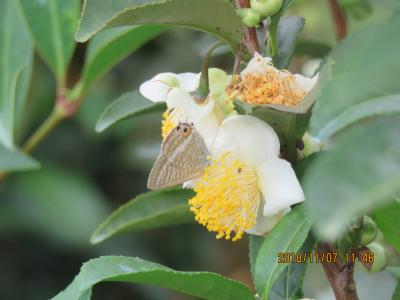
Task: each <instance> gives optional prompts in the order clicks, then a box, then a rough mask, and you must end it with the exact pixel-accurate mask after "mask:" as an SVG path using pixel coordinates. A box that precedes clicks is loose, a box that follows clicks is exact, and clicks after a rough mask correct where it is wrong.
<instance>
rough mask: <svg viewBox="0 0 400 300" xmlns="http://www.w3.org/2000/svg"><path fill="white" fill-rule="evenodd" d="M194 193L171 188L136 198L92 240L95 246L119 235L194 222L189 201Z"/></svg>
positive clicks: (97, 232)
mask: <svg viewBox="0 0 400 300" xmlns="http://www.w3.org/2000/svg"><path fill="white" fill-rule="evenodd" d="M193 195H194V194H193V191H192V190H182V189H169V190H160V191H151V192H147V193H144V194H141V195H139V196H137V197H136V198H134V199H132V200H131V201H129V202H128V203H126V204H124V205H122V206H121V207H120V208H118V209H117V210H116V211H114V212H113V213H112V214H111V215H110V216H109V217H108V218H107V219H106V220H105V221H104V222H103V223H102V224H101V225H100V226H98V227H97V229H96V230H95V232H94V233H93V235H92V237H91V240H90V241H91V242H92V243H94V244H97V243H100V242H102V241H104V240H106V239H108V238H110V237H113V236H115V235H117V234H121V233H125V232H132V231H140V230H147V229H152V228H159V227H164V226H170V225H177V224H182V223H191V222H193V221H194V217H193V215H192V214H191V213H190V210H189V205H188V200H189V198H191V197H193Z"/></svg>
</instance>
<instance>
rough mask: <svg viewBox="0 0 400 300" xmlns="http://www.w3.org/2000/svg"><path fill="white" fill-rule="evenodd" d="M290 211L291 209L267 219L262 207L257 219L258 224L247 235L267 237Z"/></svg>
mask: <svg viewBox="0 0 400 300" xmlns="http://www.w3.org/2000/svg"><path fill="white" fill-rule="evenodd" d="M289 211H290V208H288V209H285V210H283V211H281V212H279V213H278V214H276V215H275V216H270V217H265V216H264V215H263V209H262V207H261V208H260V210H259V214H258V217H257V223H256V225H254V226H253V227H252V228H250V229H248V230H246V232H247V233H250V234H255V235H265V234H266V233H268V232H270V231H271V230H272V228H274V227H275V225H276V224H277V223H278V222H279V220H280V219H282V217H283V216H284V215H285V214H287V213H288V212H289Z"/></svg>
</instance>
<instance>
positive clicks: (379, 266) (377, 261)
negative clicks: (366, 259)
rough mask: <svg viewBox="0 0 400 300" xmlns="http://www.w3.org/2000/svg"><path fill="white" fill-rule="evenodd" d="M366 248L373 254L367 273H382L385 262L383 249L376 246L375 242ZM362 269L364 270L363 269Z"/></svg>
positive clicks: (380, 246)
mask: <svg viewBox="0 0 400 300" xmlns="http://www.w3.org/2000/svg"><path fill="white" fill-rule="evenodd" d="M367 247H368V249H369V250H370V251H371V252H372V253H373V254H374V259H373V263H372V266H371V269H370V270H367V271H368V272H371V273H376V272H380V271H382V270H383V269H384V268H385V266H386V262H387V260H386V252H385V248H384V247H383V246H382V245H381V244H378V243H376V242H374V243H371V244H369V245H368V246H367ZM363 267H364V265H363ZM364 269H366V268H365V267H364Z"/></svg>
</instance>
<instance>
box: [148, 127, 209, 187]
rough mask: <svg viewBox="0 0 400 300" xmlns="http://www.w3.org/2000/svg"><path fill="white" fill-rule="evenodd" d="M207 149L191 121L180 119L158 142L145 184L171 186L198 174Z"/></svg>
mask: <svg viewBox="0 0 400 300" xmlns="http://www.w3.org/2000/svg"><path fill="white" fill-rule="evenodd" d="M207 155H208V150H207V146H206V143H205V142H204V139H203V138H202V137H201V135H200V134H199V133H198V132H197V130H196V129H195V128H194V127H193V124H189V123H179V124H178V125H177V126H176V127H175V128H174V129H173V130H172V131H171V133H170V134H169V135H168V136H167V137H166V139H165V141H164V142H163V143H162V145H161V153H160V155H159V156H158V158H157V160H156V162H155V163H154V166H153V168H152V169H151V172H150V175H149V179H148V181H147V188H148V189H150V190H155V189H161V188H166V187H171V186H174V185H177V184H181V183H183V182H185V181H188V180H191V179H194V178H197V177H199V176H200V175H201V174H202V172H203V170H204V168H205V167H206V165H207Z"/></svg>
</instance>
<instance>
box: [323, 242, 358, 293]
mask: <svg viewBox="0 0 400 300" xmlns="http://www.w3.org/2000/svg"><path fill="white" fill-rule="evenodd" d="M318 252H319V256H320V257H323V256H322V253H334V252H337V250H336V248H335V247H334V246H332V245H329V244H326V243H318ZM325 257H326V255H325ZM322 266H323V268H324V271H325V274H326V277H327V278H328V281H329V283H330V285H331V287H332V290H333V292H334V294H335V297H336V299H337V300H358V296H357V290H356V284H355V281H354V277H353V275H354V262H347V263H345V262H342V260H341V259H340V258H339V256H337V259H336V261H335V262H332V263H328V262H322Z"/></svg>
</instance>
